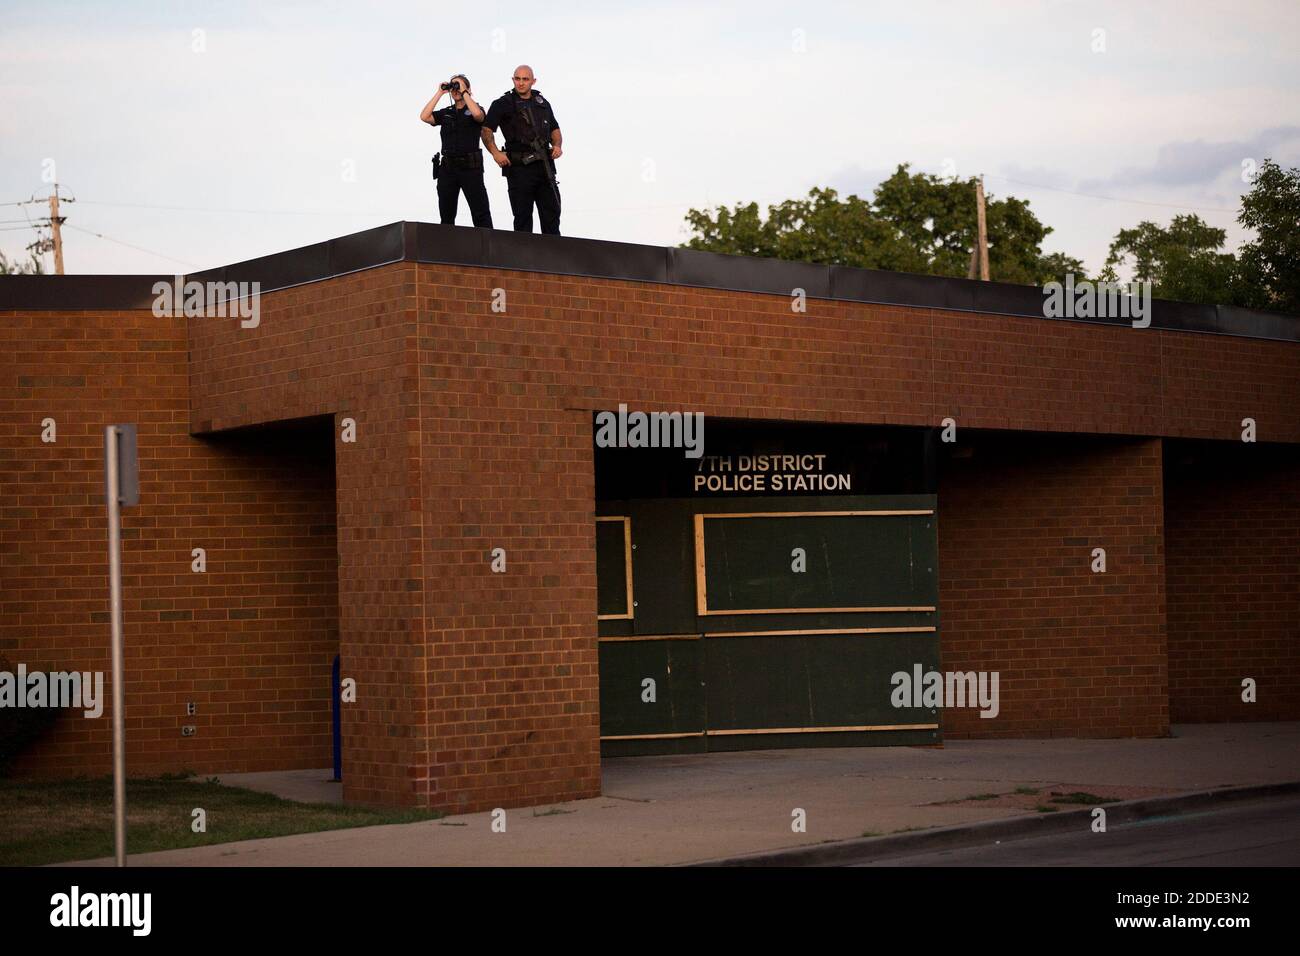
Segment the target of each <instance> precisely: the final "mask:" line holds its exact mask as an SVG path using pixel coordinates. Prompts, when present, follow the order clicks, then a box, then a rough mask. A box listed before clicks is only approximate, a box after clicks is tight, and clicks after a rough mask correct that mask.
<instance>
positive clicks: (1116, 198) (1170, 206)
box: [988, 173, 1237, 213]
mask: <svg viewBox="0 0 1300 956" xmlns="http://www.w3.org/2000/svg"><path fill="white" fill-rule="evenodd" d="M988 175H989V176H990V177H992V178H993V179H1000V180H1002V181H1003V182H1004V183H1011V184H1013V185H1016V186H1028V187H1030V188H1031V189H1050V190H1051V191H1052V192H1055V193H1066V194H1067V195H1070V196H1082V197H1084V198H1085V199H1104V200H1106V201H1107V202H1125V203H1132V204H1134V205H1136V206H1162V207H1164V208H1166V209H1191V210H1193V211H1200V212H1231V213H1235V212H1236V211H1237V210H1235V209H1221V208H1219V207H1217V206H1188V205H1183V204H1181V203H1172V202H1155V201H1153V200H1150V199H1124V198H1122V197H1120V196H1101V195H1098V194H1096V193H1084V192H1079V191H1078V190H1077V189H1062V188H1061V187H1059V186H1045V185H1043V184H1042V183H1026V182H1022V181H1021V180H1019V179H1011V178H1009V177H1007V176H999V175H997V174H996V173H989V174H988Z"/></svg>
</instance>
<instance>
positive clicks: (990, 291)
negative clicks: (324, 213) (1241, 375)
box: [0, 222, 1300, 342]
mask: <svg viewBox="0 0 1300 956" xmlns="http://www.w3.org/2000/svg"><path fill="white" fill-rule="evenodd" d="M393 262H429V263H444V264H449V265H461V266H478V267H482V268H490V269H509V270H518V271H522V272H541V273H547V274H550V275H567V276H589V277H593V278H600V279H628V280H632V281H638V282H657V283H664V284H667V285H678V286H689V287H693V288H704V289H720V290H727V291H734V292H761V293H771V294H775V295H784V296H788V295H790V294H791V292H792V290H794V289H796V288H798V289H803V290H804V292H805V293H806V294H807V296H808V298H810V299H830V300H835V301H842V302H864V303H873V304H878V305H895V306H911V307H914V308H928V309H947V310H952V311H958V312H983V313H988V314H993V315H1014V316H1023V317H1028V318H1036V319H1041V320H1042V321H1045V322H1084V323H1088V324H1096V325H1118V326H1129V325H1131V322H1130V320H1129V319H1125V318H1118V317H1117V318H1060V319H1056V318H1046V317H1045V316H1044V315H1043V301H1044V293H1043V290H1042V289H1041V288H1040V287H1039V286H1030V285H1013V284H1011V283H1006V282H980V281H977V280H974V279H955V278H948V277H945V276H928V275H915V274H913V273H907V272H886V271H883V270H877V269H854V268H850V267H848V266H828V265H815V264H813V263H807V262H788V261H785V260H782V259H758V258H751V257H748V256H729V255H721V254H719V253H715V252H701V251H698V250H694V249H678V248H672V247H662V246H643V245H638V244H636V243H630V242H606V241H603V240H598V239H581V238H576V237H571V236H545V235H539V234H535V233H520V232H512V231H507V230H501V229H478V228H474V227H471V226H442V225H436V224H434V223H427V222H394V223H389V224H388V225H386V226H378V227H376V228H374V229H366V230H364V231H362V232H355V233H352V234H350V235H347V236H340V237H339V238H337V239H329V240H326V241H325V242H318V243H314V244H312V245H310V246H302V247H300V248H298V249H290V250H287V251H285V252H277V253H274V254H272V255H269V256H262V257H260V258H257V259H248V260H246V261H244V262H237V263H233V264H231V265H228V266H221V267H219V268H216V269H207V270H205V271H203V272H196V273H188V274H185V276H186V279H187V280H188V279H196V280H199V281H202V282H253V281H256V282H260V283H261V291H262V292H273V291H275V290H277V289H288V288H292V287H293V286H299V285H304V284H306V283H309V282H319V281H321V280H323V279H329V278H333V277H335V276H341V275H347V274H349V273H353V272H359V271H361V270H364V269H373V268H375V267H376V266H382V265H388V264H389V263H393ZM172 278H173V276H171V275H134V276H121V275H71V276H50V275H41V276H28V275H22V276H0V310H14V311H19V310H22V311H36V310H44V311H93V310H97V309H103V310H124V309H149V308H151V306H152V304H153V300H154V293H153V285H154V283H156V282H160V281H169V280H171V279H172ZM1151 328H1156V329H1166V330H1170V331H1178V332H1202V333H1209V334H1216V335H1234V336H1241V337H1245V338H1254V339H1271V340H1275V341H1282V342H1300V316H1293V315H1284V314H1282V313H1278V312H1263V311H1259V310H1257V309H1243V308H1239V307H1237V306H1228V305H1196V304H1192V303H1189V302H1174V301H1171V300H1168V299H1153V300H1152V303H1151Z"/></svg>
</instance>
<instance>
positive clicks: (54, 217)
mask: <svg viewBox="0 0 1300 956" xmlns="http://www.w3.org/2000/svg"><path fill="white" fill-rule="evenodd" d="M983 216H984V213H983V207H982V206H981V207H980V222H981V223H982V222H983V221H984V219H983ZM61 225H63V219H62V218H61V217H60V216H59V184H58V183H55V184H54V192H52V193H50V228H51V230H52V231H53V233H54V274H55V275H57V276H61V275H63V233H61V232H60V231H59V226H61Z"/></svg>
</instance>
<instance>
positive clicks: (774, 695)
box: [704, 634, 939, 731]
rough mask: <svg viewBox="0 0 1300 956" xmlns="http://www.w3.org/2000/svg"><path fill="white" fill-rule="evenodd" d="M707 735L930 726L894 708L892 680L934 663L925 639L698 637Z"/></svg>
mask: <svg viewBox="0 0 1300 956" xmlns="http://www.w3.org/2000/svg"><path fill="white" fill-rule="evenodd" d="M704 658H705V685H706V693H707V702H708V705H707V706H708V724H709V730H710V731H713V730H733V729H749V730H755V729H758V730H762V729H769V730H779V729H785V728H794V727H850V726H853V727H856V726H879V725H893V724H913V723H937V722H938V716H937V714H935V713H933V712H932V711H930V710H928V709H925V708H913V707H910V706H909V707H900V708H895V707H894V706H893V703H892V701H891V693H892V690H893V687H894V685H893V683H892V682H891V677H892V675H893V674H894V673H895V672H897V671H904V672H906V673H908V674H911V673H912V670H913V667H914V666H915V665H917V664H920V665H921V666H922V668H923V669H924V670H929V669H937V668H938V665H939V654H938V641H937V640H935V638H934V635H932V634H882V635H877V634H870V635H862V634H816V635H773V634H767V635H756V636H752V637H714V638H705V640H704Z"/></svg>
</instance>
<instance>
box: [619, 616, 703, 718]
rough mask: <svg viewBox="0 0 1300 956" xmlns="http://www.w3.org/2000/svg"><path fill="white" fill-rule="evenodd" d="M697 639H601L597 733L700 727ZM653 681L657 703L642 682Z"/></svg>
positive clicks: (698, 643)
mask: <svg viewBox="0 0 1300 956" xmlns="http://www.w3.org/2000/svg"><path fill="white" fill-rule="evenodd" d="M701 643H702V642H701V641H700V640H699V639H693V640H671V641H605V642H602V643H601V645H600V733H601V736H621V735H624V734H670V733H688V732H697V731H701V730H703V729H704V688H703V686H702V685H701V680H702V676H701V673H700V671H701V659H700V658H701ZM646 678H651V679H653V680H654V681H655V701H654V702H653V703H647V702H646V701H643V700H642V691H643V687H642V682H643V681H644V680H645V679H646Z"/></svg>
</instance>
